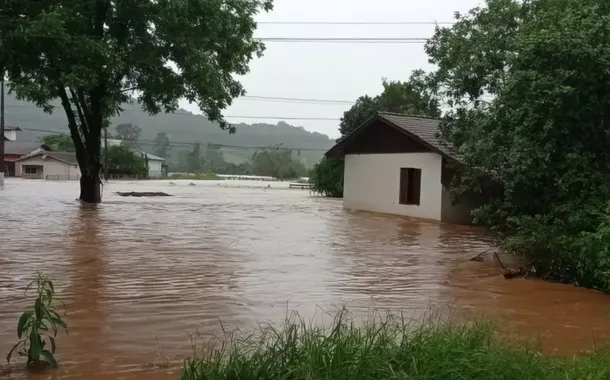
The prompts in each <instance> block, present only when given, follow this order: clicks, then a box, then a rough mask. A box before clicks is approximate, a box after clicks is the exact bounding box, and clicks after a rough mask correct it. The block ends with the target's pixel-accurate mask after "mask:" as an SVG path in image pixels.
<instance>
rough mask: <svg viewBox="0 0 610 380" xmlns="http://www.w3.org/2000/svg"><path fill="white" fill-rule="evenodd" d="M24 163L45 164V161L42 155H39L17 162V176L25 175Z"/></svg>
mask: <svg viewBox="0 0 610 380" xmlns="http://www.w3.org/2000/svg"><path fill="white" fill-rule="evenodd" d="M24 165H40V166H44V161H43V160H42V158H41V157H40V156H38V157H32V158H30V159H28V160H23V161H17V162H15V176H16V177H23V166H24Z"/></svg>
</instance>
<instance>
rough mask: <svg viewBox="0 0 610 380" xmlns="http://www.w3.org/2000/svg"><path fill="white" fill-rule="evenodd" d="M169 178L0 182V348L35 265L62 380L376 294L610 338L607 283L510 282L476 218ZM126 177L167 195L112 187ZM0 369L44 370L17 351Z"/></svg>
mask: <svg viewBox="0 0 610 380" xmlns="http://www.w3.org/2000/svg"><path fill="white" fill-rule="evenodd" d="M177 182H178V185H177V186H172V187H169V185H168V183H167V181H165V182H164V181H158V182H154V181H151V182H139V183H135V182H122V183H112V184H110V185H107V186H106V187H105V189H104V190H105V194H104V203H103V204H101V205H97V206H83V205H80V204H79V203H78V202H75V201H74V198H75V197H76V195H77V193H78V191H77V190H78V189H77V187H78V184H77V183H70V182H68V183H61V182H45V181H22V180H9V181H8V182H7V184H6V188H5V190H3V191H0V236H1V237H2V238H1V239H2V240H1V243H0V304H1V305H2V308H1V309H0V353H4V352H7V351H8V349H9V348H10V346H11V342H13V341H14V339H15V338H16V336H15V324H16V321H17V319H18V317H19V314H20V312H21V311H22V310H23V308H24V307H25V306H26V305H27V303H26V300H25V299H24V297H23V289H24V287H25V285H26V284H27V282H28V280H29V279H30V278H31V277H32V275H33V274H34V273H35V272H36V271H37V270H41V271H43V272H44V273H45V274H47V275H48V276H50V277H51V278H52V279H53V280H54V282H55V283H56V287H57V288H58V289H57V290H58V293H59V294H60V296H61V298H62V300H63V301H64V303H65V306H66V310H67V312H68V316H67V321H68V323H69V327H70V332H69V335H68V336H61V337H60V338H59V339H58V352H59V360H60V362H61V364H62V366H61V368H60V369H59V370H58V371H56V372H53V377H54V378H59V379H77V378H87V379H110V378H112V379H114V378H121V379H123V378H124V379H153V380H154V379H174V378H176V377H177V368H176V366H175V365H171V363H176V362H178V361H179V359H180V358H183V357H185V356H187V355H189V354H190V353H191V346H190V342H189V339H188V334H189V333H192V332H194V331H195V330H196V329H198V330H199V331H200V332H202V333H203V334H204V335H209V334H215V333H217V332H218V331H219V330H218V329H219V323H218V321H219V319H221V320H222V321H223V323H225V324H226V325H228V326H232V327H244V328H249V327H253V326H255V324H256V322H257V321H261V320H276V321H277V320H280V319H281V318H282V317H283V316H284V314H285V312H286V309H287V308H288V309H290V310H297V311H300V312H301V313H303V314H304V315H305V316H307V317H311V316H313V314H314V313H315V312H316V310H317V309H316V308H317V307H320V308H321V309H323V310H333V309H335V308H337V307H340V306H341V305H344V304H345V305H347V306H348V308H349V309H350V310H351V311H352V312H354V313H355V314H357V315H358V314H361V315H366V313H367V312H368V310H369V309H370V308H371V307H373V308H386V309H394V310H403V311H405V312H407V313H410V315H413V316H415V317H417V316H419V315H421V314H422V313H424V312H426V311H428V310H429V307H430V305H432V306H436V307H443V308H445V307H449V308H452V309H454V310H459V311H460V312H465V313H468V314H472V315H481V314H485V315H487V316H491V317H493V318H498V319H500V320H502V321H506V322H507V323H506V324H505V325H506V326H509V327H510V329H511V330H512V331H514V332H515V333H517V334H520V335H523V336H527V337H531V338H534V339H537V340H539V343H540V347H541V348H542V349H543V350H544V351H545V352H555V351H557V352H560V353H573V352H577V351H579V350H583V349H590V348H592V347H593V342H594V339H593V337H595V340H596V341H597V342H598V343H599V342H603V341H610V331H609V329H608V327H607V326H608V318H609V317H610V315H609V314H610V303H609V302H608V299H607V298H606V297H605V296H603V295H601V294H599V293H596V292H593V291H587V290H583V289H577V288H574V287H571V286H565V285H556V284H549V283H545V282H541V281H530V280H512V281H506V280H504V279H503V278H502V277H501V276H500V272H499V270H498V268H496V267H495V266H494V265H493V263H480V262H471V261H468V258H470V257H472V256H474V255H476V254H477V253H480V252H482V251H484V250H486V249H488V248H489V246H490V239H489V238H488V237H486V236H485V235H484V233H483V231H482V230H480V229H475V228H471V227H461V226H448V225H442V224H437V223H429V222H417V221H414V220H409V219H404V218H398V217H392V216H384V215H377V214H369V213H358V212H349V211H345V210H343V209H342V208H341V202H340V201H337V200H332V199H324V198H319V197H312V196H310V195H309V194H308V193H307V192H304V191H300V190H288V189H287V188H286V186H285V185H283V184H281V183H274V184H272V186H275V187H272V188H270V189H265V188H263V187H264V186H266V185H267V183H265V184H260V183H254V182H245V181H244V182H240V181H236V182H233V181H224V182H222V183H216V182H200V183H198V186H195V187H190V186H188V183H187V182H181V181H177ZM123 190H135V191H138V190H141V191H165V192H169V193H171V194H173V195H174V196H173V197H171V198H159V199H154V198H152V199H143V198H139V199H138V198H122V197H119V196H116V195H115V194H113V192H114V191H123ZM165 363H170V365H169V366H165V365H161V364H165ZM0 374H6V375H8V377H9V378H11V379H21V378H26V377H28V378H29V377H32V378H38V377H40V378H47V377H44V376H42V375H37V376H36V375H32V374H26V373H25V372H24V371H23V370H22V366H21V364H17V365H11V366H0ZM46 376H48V374H47V375H46Z"/></svg>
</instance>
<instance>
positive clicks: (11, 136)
mask: <svg viewBox="0 0 610 380" xmlns="http://www.w3.org/2000/svg"><path fill="white" fill-rule="evenodd" d="M4 137H6V138H7V140H10V141H16V140H17V131H16V130H14V129H5V130H4Z"/></svg>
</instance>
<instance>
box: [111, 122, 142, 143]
mask: <svg viewBox="0 0 610 380" xmlns="http://www.w3.org/2000/svg"><path fill="white" fill-rule="evenodd" d="M114 129H115V130H116V133H115V137H116V138H118V139H121V140H124V141H127V142H129V143H131V144H133V145H136V144H137V143H138V140H139V139H140V135H141V134H142V128H140V127H138V126H137V125H134V124H131V123H122V124H119V125H117V126H116V127H115V128H114Z"/></svg>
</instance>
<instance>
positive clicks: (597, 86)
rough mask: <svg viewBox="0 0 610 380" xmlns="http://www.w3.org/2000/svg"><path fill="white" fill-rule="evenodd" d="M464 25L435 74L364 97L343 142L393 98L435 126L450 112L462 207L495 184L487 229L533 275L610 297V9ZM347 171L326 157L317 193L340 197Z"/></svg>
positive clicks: (440, 41) (505, 10) (452, 31)
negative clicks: (465, 198)
mask: <svg viewBox="0 0 610 380" xmlns="http://www.w3.org/2000/svg"><path fill="white" fill-rule="evenodd" d="M455 21H456V22H455V24H454V25H453V26H451V27H447V28H441V27H438V28H437V29H436V31H435V34H434V36H433V37H432V38H431V39H430V40H429V42H428V43H427V44H426V47H425V50H426V52H427V54H428V56H429V61H430V63H432V64H433V65H434V66H435V67H436V69H435V70H434V71H432V72H430V73H426V74H423V73H421V72H417V73H416V75H415V76H414V77H412V78H411V80H409V81H408V82H406V83H403V84H401V85H400V90H399V91H397V92H393V91H392V92H391V91H389V90H388V87H387V86H385V88H384V92H383V93H382V94H381V95H379V96H378V97H375V98H369V97H362V98H360V99H359V100H358V102H357V103H356V105H355V106H354V107H353V108H352V109H350V110H349V111H347V112H346V113H345V115H344V117H343V119H342V121H341V133H342V134H343V135H345V134H346V133H349V131H350V130H352V129H353V128H354V127H355V126H357V125H358V124H359V123H361V122H362V121H363V120H364V119H366V118H367V117H369V115H371V114H372V113H373V112H374V111H375V110H377V109H380V110H392V109H387V108H385V109H384V108H383V106H382V105H381V104H383V98H390V99H398V100H399V101H400V102H401V104H400V107H398V108H399V109H397V110H398V111H399V112H406V113H414V114H425V115H428V116H435V115H438V113H439V108H438V107H436V106H434V107H429V106H428V107H426V105H429V104H435V105H436V104H438V105H442V108H440V109H443V110H445V112H444V113H443V115H441V117H442V122H441V128H440V129H441V130H440V137H441V139H442V140H444V141H445V142H446V143H447V145H448V146H450V147H451V148H452V149H453V150H454V153H455V155H456V156H457V157H460V165H459V166H458V168H457V171H458V173H457V176H456V177H455V178H454V181H453V183H452V186H451V187H452V193H453V195H454V197H456V199H457V200H458V201H459V199H460V197H461V196H462V195H463V194H465V193H467V192H477V193H482V188H481V186H482V185H481V184H482V183H484V182H485V181H484V180H486V181H488V182H489V181H491V183H493V184H495V186H494V187H495V188H496V191H495V192H492V193H485V194H487V195H488V198H486V199H487V201H486V204H485V205H484V206H482V207H479V208H478V209H476V210H474V212H473V216H474V217H475V221H476V223H479V224H481V225H485V226H489V227H491V228H493V230H494V231H497V232H498V234H499V236H500V237H502V238H503V239H502V241H503V248H504V249H505V250H507V251H510V252H514V253H517V254H520V255H524V256H525V257H526V258H527V260H526V263H527V265H526V268H525V269H527V270H528V271H529V272H530V273H534V274H536V275H538V276H541V277H543V278H547V279H551V280H555V281H562V282H570V283H574V284H577V285H581V286H586V287H591V288H597V289H601V290H604V291H606V292H608V291H610V201H609V200H610V164H609V163H610V149H608V147H609V146H610V95H609V94H610V71H609V70H608V67H610V38H608V37H610V32H609V31H610V2H608V1H607V0H528V1H517V0H487V1H486V3H485V5H484V6H481V7H479V8H475V9H473V10H471V11H470V12H468V13H466V14H459V13H458V14H456V20H455ZM428 96H431V97H432V98H428ZM423 99H426V100H429V101H430V102H431V103H426V102H424V103H422V102H421V100H423ZM422 106H423V107H422ZM400 108H402V109H400ZM340 173H341V162H337V161H335V160H327V159H324V160H323V161H322V162H320V163H319V164H318V165H317V166H316V169H315V171H314V175H312V180H313V183H314V185H315V188H316V189H317V190H318V191H319V192H321V193H323V194H327V195H333V196H340V195H341V191H342V178H340Z"/></svg>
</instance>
